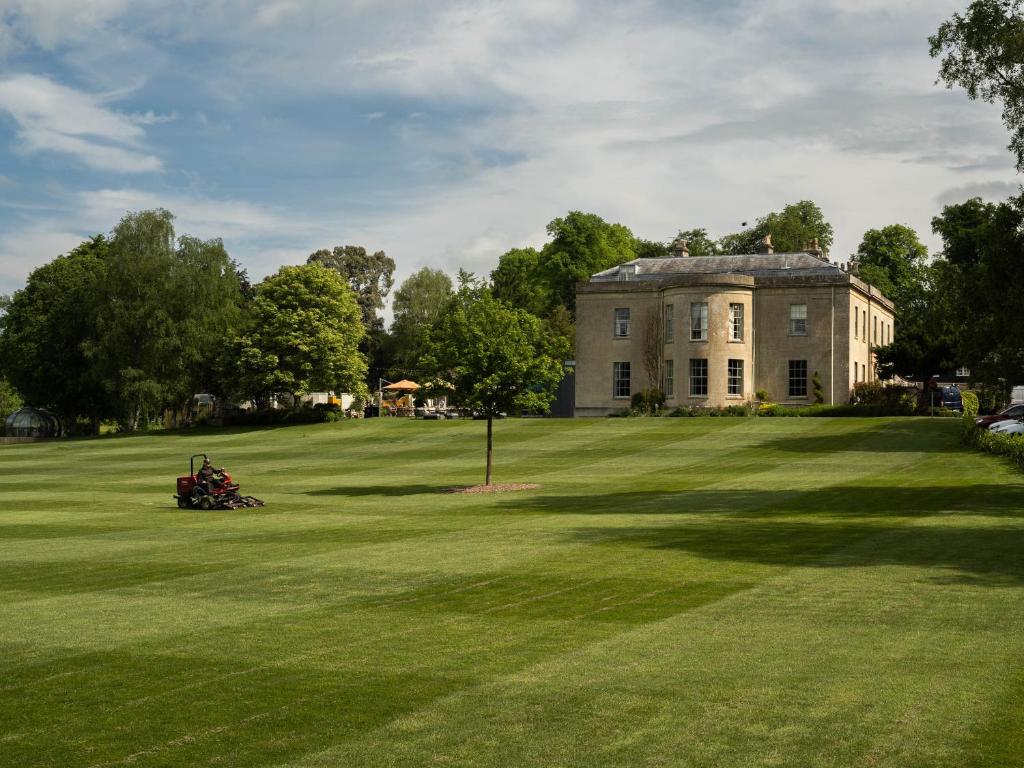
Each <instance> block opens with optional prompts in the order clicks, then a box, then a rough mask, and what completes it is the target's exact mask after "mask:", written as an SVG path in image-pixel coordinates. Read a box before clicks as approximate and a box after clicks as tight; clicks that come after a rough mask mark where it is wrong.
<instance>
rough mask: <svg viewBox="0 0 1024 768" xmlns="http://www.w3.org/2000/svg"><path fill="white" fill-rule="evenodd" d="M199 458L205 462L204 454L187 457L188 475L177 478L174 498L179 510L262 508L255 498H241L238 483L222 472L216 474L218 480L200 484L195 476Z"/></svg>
mask: <svg viewBox="0 0 1024 768" xmlns="http://www.w3.org/2000/svg"><path fill="white" fill-rule="evenodd" d="M200 458H201V459H203V461H205V460H206V454H205V453H197V454H196V455H195V456H191V457H189V460H188V471H189V473H188V475H186V476H185V477H179V478H178V493H177V494H175V496H174V498H175V499H177V501H178V506H179V507H180V508H181V509H241V508H242V507H262V506H263V502H262V501H260V500H259V499H257V498H254V497H252V496H242V495H241V494H240V493H239V492H238V483H236V482H235V481H234V480H232V479H231V475H229V474H228V473H227V472H225V471H224V470H221V471H220V472H219V473H218V474H219V475H220V477H219V478H216V479H212V480H210V481H209V482H208V483H203V482H200V480H199V476H198V475H197V474H196V459H200ZM200 466H201V465H200Z"/></svg>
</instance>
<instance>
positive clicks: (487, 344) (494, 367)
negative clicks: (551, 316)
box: [423, 278, 564, 485]
mask: <svg viewBox="0 0 1024 768" xmlns="http://www.w3.org/2000/svg"><path fill="white" fill-rule="evenodd" d="M561 359H562V356H561V355H560V354H559V352H558V350H557V349H553V348H552V346H551V340H550V339H549V338H548V337H547V335H546V334H545V333H544V329H543V325H542V323H541V321H540V320H539V319H538V318H537V317H535V316H533V315H531V314H530V313H529V312H526V311H525V310H522V309H517V308H515V307H511V306H509V305H508V304H506V303H504V302H502V301H499V300H497V299H495V298H494V297H493V296H491V295H490V292H489V291H488V290H486V289H485V288H484V287H483V286H481V285H479V283H474V282H472V281H471V280H468V279H466V278H464V279H463V281H462V284H461V286H460V289H459V291H458V293H456V294H455V296H454V297H453V298H452V299H451V301H450V302H449V303H448V306H447V307H446V308H445V311H444V312H443V313H442V315H441V317H440V320H439V321H438V323H437V324H436V326H435V328H434V332H433V333H432V335H431V343H430V348H429V351H428V353H427V355H426V356H425V358H424V361H423V367H424V368H426V369H429V370H432V371H436V373H437V376H438V377H439V378H441V379H443V380H445V381H448V382H450V383H451V384H452V385H453V387H454V392H453V394H452V398H453V401H454V402H455V403H457V404H459V405H462V406H463V407H466V408H471V409H473V410H474V411H476V412H478V413H481V414H483V415H484V416H486V417H487V472H486V483H487V484H488V485H490V484H491V474H492V473H491V468H492V461H491V454H492V429H493V427H492V422H493V419H494V417H495V416H496V415H498V414H499V413H501V412H504V411H518V410H520V409H526V410H532V411H544V410H546V409H547V407H548V405H549V404H550V403H551V400H552V399H553V397H554V387H555V385H556V384H557V383H558V382H559V381H560V380H561V379H562V376H563V375H564V374H563V371H562V363H561Z"/></svg>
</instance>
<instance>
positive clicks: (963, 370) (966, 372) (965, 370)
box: [956, 365, 971, 379]
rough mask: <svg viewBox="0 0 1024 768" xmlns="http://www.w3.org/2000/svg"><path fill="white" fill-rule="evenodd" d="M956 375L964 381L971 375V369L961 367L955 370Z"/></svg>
mask: <svg viewBox="0 0 1024 768" xmlns="http://www.w3.org/2000/svg"><path fill="white" fill-rule="evenodd" d="M956 375H957V376H962V377H963V378H965V379H966V378H967V377H968V376H970V375H971V369H970V368H967V367H966V366H963V365H961V366H959V367H958V368H957V369H956Z"/></svg>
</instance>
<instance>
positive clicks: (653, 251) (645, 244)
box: [633, 237, 669, 259]
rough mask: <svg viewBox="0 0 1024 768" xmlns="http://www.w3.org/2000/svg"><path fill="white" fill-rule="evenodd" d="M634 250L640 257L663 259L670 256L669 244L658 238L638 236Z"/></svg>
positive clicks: (634, 243) (634, 242)
mask: <svg viewBox="0 0 1024 768" xmlns="http://www.w3.org/2000/svg"><path fill="white" fill-rule="evenodd" d="M633 251H634V253H636V258H638V259H663V258H665V257H666V256H668V254H669V251H668V246H667V245H665V244H664V243H659V242H657V241H656V240H644V239H643V238H642V237H638V238H636V239H635V240H634V241H633Z"/></svg>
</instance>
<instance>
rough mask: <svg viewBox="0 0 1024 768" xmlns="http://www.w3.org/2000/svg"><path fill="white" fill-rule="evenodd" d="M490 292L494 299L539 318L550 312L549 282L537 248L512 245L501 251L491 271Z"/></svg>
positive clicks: (550, 289) (550, 295) (550, 294)
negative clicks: (495, 265) (514, 246)
mask: <svg viewBox="0 0 1024 768" xmlns="http://www.w3.org/2000/svg"><path fill="white" fill-rule="evenodd" d="M491 292H492V294H493V295H494V297H495V298H496V299H500V300H501V301H504V302H505V303H506V304H509V305H511V306H513V307H518V308H519V309H525V310H526V311H527V312H529V313H530V314H533V315H537V316H538V317H542V316H544V315H546V314H547V313H548V312H549V311H551V306H552V285H551V283H550V282H549V273H548V272H547V271H546V270H545V269H544V268H543V261H542V257H541V253H540V251H538V250H537V249H536V248H513V249H511V250H509V251H506V252H505V253H503V254H502V255H501V257H500V258H499V259H498V266H497V267H495V268H494V270H493V271H492V272H491Z"/></svg>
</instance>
